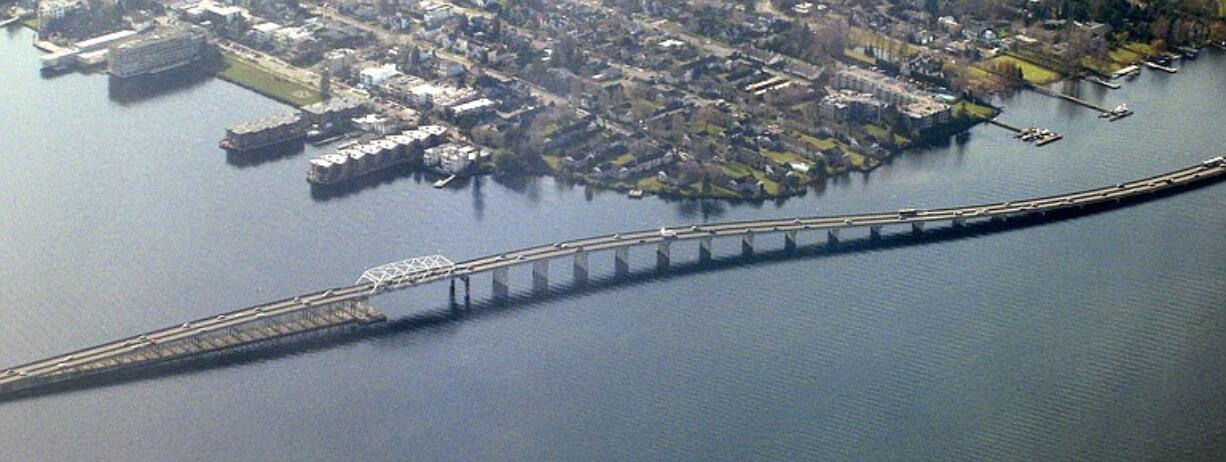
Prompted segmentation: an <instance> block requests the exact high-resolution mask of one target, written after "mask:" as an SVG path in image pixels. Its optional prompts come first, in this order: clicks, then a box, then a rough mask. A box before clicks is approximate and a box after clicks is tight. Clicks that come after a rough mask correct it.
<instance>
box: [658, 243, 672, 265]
mask: <svg viewBox="0 0 1226 462" xmlns="http://www.w3.org/2000/svg"><path fill="white" fill-rule="evenodd" d="M671 244H672V243H671V242H669V241H663V242H660V245H659V246H658V247H657V248H656V270H657V271H665V270H667V269H668V266H669V263H670V260H671V259H672V251H671V250H670V248H669V247H670V246H671Z"/></svg>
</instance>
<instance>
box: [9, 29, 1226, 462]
mask: <svg viewBox="0 0 1226 462" xmlns="http://www.w3.org/2000/svg"><path fill="white" fill-rule="evenodd" d="M31 36H32V35H31V33H30V32H28V31H26V30H24V29H9V30H6V31H0V101H2V102H3V104H2V105H0V165H2V166H3V169H2V170H0V363H3V364H5V365H12V364H18V363H22V362H25V361H28V360H32V359H37V358H41V357H45V356H50V355H53V354H57V353H62V352H65V351H69V350H73V349H77V348H79V347H83V346H87V345H90V344H94V343H97V342H102V341H107V340H112V339H116V338H121V337H123V336H126V335H132V334H135V333H138V332H141V331H145V330H148V329H152V328H157V327H163V326H167V325H175V324H178V323H181V322H183V321H184V320H188V319H193V318H197V317H203V316H208V315H211V314H215V313H218V312H222V311H228V310H232V309H236V308H240V307H244V306H249V305H253V304H256V303H260V302H264V301H270V300H274V299H277V298H281V297H286V296H290V295H293V294H297V293H302V292H307V291H311V290H316V289H319V288H322V287H333V286H338V285H344V284H348V283H350V282H352V281H353V280H354V279H356V278H357V276H358V275H359V274H360V273H361V272H362V271H363V270H364V269H366V268H368V267H372V266H375V265H378V264H381V263H385V262H388V261H393V260H399V259H402V258H407V257H412V256H418V255H427V254H434V253H441V254H444V255H447V256H449V257H451V258H452V259H453V260H457V261H458V260H462V259H467V258H471V257H477V256H481V255H487V254H490V253H496V252H500V251H503V250H506V249H511V248H515V247H519V246H524V245H532V244H539V243H546V242H553V241H558V240H562V239H568V238H577V237H583V236H588V235H594V234H602V233H609V232H616V231H623V230H634V229H642V228H652V227H658V226H662V225H672V224H688V223H694V222H706V221H725V220H739V219H752V218H766V217H779V216H796V215H812V214H815V213H821V214H836V213H845V212H864V211H880V210H895V209H898V208H902V207H921V208H922V207H939V206H953V205H963V204H970V203H979V202H989V201H1004V200H1011V199H1017V198H1025V197H1032V196H1040V195H1047V194H1056V193H1062V192H1067V191H1072V190H1078V189H1084V188H1089V187H1096V186H1101V185H1106V184H1114V183H1118V182H1120V181H1123V180H1128V179H1134V178H1141V177H1146V176H1150V175H1154V174H1158V173H1162V172H1165V171H1168V170H1173V169H1176V168H1179V167H1183V166H1186V165H1190V164H1193V163H1196V162H1199V161H1201V160H1203V159H1206V158H1208V157H1212V156H1214V155H1218V154H1221V153H1222V151H1223V147H1224V146H1226V130H1224V128H1226V124H1224V123H1223V118H1222V114H1223V111H1224V110H1226V91H1222V89H1223V86H1224V85H1226V72H1224V70H1226V54H1224V53H1221V52H1213V53H1206V54H1205V55H1203V56H1202V58H1201V59H1199V60H1197V61H1193V62H1183V63H1180V64H1179V66H1180V67H1181V71H1180V73H1179V74H1177V75H1167V74H1159V73H1154V72H1145V73H1143V74H1142V76H1141V77H1140V78H1138V79H1137V80H1135V81H1132V82H1127V83H1125V86H1124V88H1123V89H1121V90H1118V91H1106V90H1105V89H1101V88H1098V87H1091V86H1088V85H1087V86H1084V87H1082V88H1080V89H1079V90H1080V94H1081V95H1082V96H1083V97H1085V98H1087V99H1091V100H1095V101H1100V102H1102V103H1103V105H1106V106H1109V107H1110V106H1114V105H1115V104H1116V103H1118V102H1120V101H1127V102H1128V103H1129V105H1130V106H1132V107H1133V108H1134V109H1135V110H1136V111H1137V112H1138V114H1137V115H1135V116H1133V117H1131V118H1128V119H1124V120H1122V121H1119V122H1115V123H1107V122H1105V121H1102V120H1100V119H1099V118H1098V114H1096V113H1094V112H1092V111H1089V110H1087V109H1084V108H1081V107H1078V106H1073V105H1071V104H1068V103H1064V102H1060V101H1056V100H1054V99H1051V98H1048V97H1044V96H1040V95H1037V94H1034V93H1022V94H1019V95H1016V96H1013V97H1011V98H1007V99H1003V100H1001V101H1000V104H1002V105H1004V106H1006V112H1005V114H1004V116H1003V119H1004V120H1007V121H1009V122H1011V123H1014V124H1016V125H1032V124H1033V125H1040V126H1043V127H1048V128H1052V129H1054V130H1056V131H1059V132H1061V133H1063V134H1065V135H1066V138H1065V139H1064V140H1063V141H1060V142H1058V143H1055V144H1053V145H1050V146H1047V147H1044V148H1036V147H1034V146H1031V145H1027V144H1023V143H1020V142H1018V141H1016V140H1014V139H1013V138H1012V137H1011V136H1010V135H1009V134H1008V133H1006V132H1004V131H1003V130H1001V129H999V128H996V127H990V126H980V127H977V128H975V129H973V130H972V131H971V134H970V137H969V139H968V140H966V141H965V142H962V143H953V144H950V145H948V146H940V147H934V148H929V149H924V150H918V151H915V152H910V153H906V154H904V155H901V156H900V157H898V158H896V159H895V160H894V161H892V162H891V163H890V164H888V165H885V166H883V167H881V168H879V169H877V170H876V171H874V172H872V173H871V174H867V175H863V174H854V175H852V176H850V177H846V178H843V179H839V180H837V181H832V182H831V183H830V184H828V185H827V186H826V187H824V188H822V190H820V191H817V190H814V191H811V192H810V193H809V194H808V195H806V196H804V197H799V198H793V199H789V200H785V201H779V202H766V203H761V204H750V203H741V204H726V203H714V202H707V203H703V202H670V201H664V200H659V199H655V198H647V199H644V200H642V201H630V200H627V199H626V198H625V197H624V196H623V195H621V194H617V193H612V192H599V191H588V190H585V188H583V187H582V186H573V185H567V184H562V183H559V182H555V181H553V180H551V179H547V178H543V179H536V180H529V181H525V182H522V183H517V184H503V183H499V182H496V181H492V180H491V179H488V178H485V179H481V180H479V181H477V182H476V184H469V185H466V186H464V187H462V188H455V189H442V190H438V189H434V188H432V187H431V186H430V180H429V179H424V178H416V177H412V176H409V177H404V178H399V179H396V180H394V181H388V182H384V183H382V184H379V185H377V186H374V187H368V188H364V189H361V190H357V191H353V192H351V193H349V194H345V195H342V196H339V197H321V196H319V195H312V193H311V190H310V188H309V186H308V184H307V182H306V181H305V172H306V168H307V164H306V161H307V159H308V158H309V157H310V156H312V155H313V154H314V153H318V152H320V150H319V149H316V148H313V147H309V146H308V147H307V148H306V152H305V153H301V154H297V155H290V156H286V157H282V158H279V159H275V160H271V161H268V162H264V163H261V164H258V165H247V166H239V165H234V164H232V163H229V162H227V160H226V158H225V155H224V154H223V153H222V152H221V151H220V150H219V149H218V148H217V141H218V140H219V139H220V138H221V136H222V134H223V129H224V127H225V126H227V125H231V124H234V123H236V122H239V121H243V120H248V119H253V118H257V117H262V116H265V115H269V114H272V113H275V112H288V111H289V110H290V108H288V107H286V106H282V105H279V104H277V103H275V102H272V101H270V100H267V99H264V98H261V97H259V96H257V95H255V94H253V93H250V92H248V91H246V90H244V89H241V88H239V87H236V86H233V85H230V84H228V83H225V82H222V81H218V80H205V81H198V82H190V83H183V84H181V85H170V86H168V87H166V88H160V89H155V90H151V89H137V91H135V92H133V91H130V90H131V89H127V90H124V89H114V88H111V87H110V86H109V85H108V79H107V78H106V77H104V76H99V75H91V76H86V75H80V74H68V75H62V76H57V77H52V78H43V77H41V76H40V75H39V72H38V70H37V68H38V52H37V50H35V49H34V48H33V47H31V46H30V41H31ZM1224 199H1226V185H1223V184H1217V185H1214V186H1210V187H1206V188H1201V189H1197V190H1194V191H1191V192H1188V193H1185V194H1181V195H1177V196H1174V197H1169V198H1165V199H1161V200H1158V201H1152V202H1147V203H1143V204H1139V205H1136V206H1131V207H1127V208H1124V209H1120V210H1115V211H1110V212H1106V213H1100V214H1095V215H1091V216H1086V217H1082V218H1077V219H1073V220H1066V221H1059V222H1054V223H1050V224H1046V225H1043V226H1036V227H1027V228H1024V229H1013V230H1009V231H1003V232H994V233H986V234H979V235H968V236H962V237H960V238H956V239H936V240H931V241H910V242H907V241H904V242H902V243H900V244H899V245H890V246H876V247H867V248H866V247H863V246H855V245H851V246H848V249H847V250H844V251H836V252H831V253H820V254H818V255H813V256H807V257H802V258H773V259H766V260H764V261H758V262H755V263H754V264H750V265H716V266H714V267H712V268H706V269H703V270H699V271H691V272H688V274H685V275H683V276H680V277H663V278H652V277H644V278H636V279H635V280H633V281H631V282H629V283H624V284H611V285H604V284H597V285H596V287H595V288H593V289H592V290H586V291H562V292H561V293H558V294H555V295H551V296H547V297H537V298H522V299H517V300H516V301H515V302H513V303H511V304H508V305H501V306H494V305H490V304H488V303H486V302H485V301H484V298H485V297H487V296H488V294H489V281H488V280H487V279H486V278H482V280H480V281H476V282H477V284H475V285H474V294H476V295H478V296H479V298H478V300H476V301H475V303H476V305H477V307H476V308H474V309H473V312H472V313H471V314H470V315H468V316H467V317H463V318H460V319H456V320H451V321H446V320H441V321H440V320H437V319H436V320H433V321H430V322H424V321H419V320H421V319H423V318H422V316H423V314H425V313H431V312H435V311H437V310H441V309H445V308H446V300H447V298H446V293H447V290H446V287H445V286H442V285H437V286H429V287H426V288H424V289H417V290H412V291H408V292H403V293H399V294H393V295H387V296H381V297H379V298H376V299H373V300H372V302H373V304H375V305H376V306H377V307H379V308H380V309H382V310H384V311H385V312H386V313H388V314H389V316H391V317H392V318H393V320H398V321H396V322H395V325H397V326H398V327H396V328H394V329H389V330H386V331H383V332H382V333H380V334H379V335H369V336H363V337H359V338H352V339H349V340H345V341H342V342H338V344H336V345H333V346H330V347H328V348H313V349H308V350H306V351H303V352H300V353H294V354H279V355H269V356H268V357H264V358H262V359H258V360H254V361H241V362H238V363H236V364H228V365H225V366H222V367H215V368H206V369H203V370H195V371H191V372H188V373H181V374H170V375H165V376H162V377H157V378H152V379H149V380H140V381H134V382H130V383H123V384H117V385H112V386H106V387H98V388H91V389H87V390H82V391H75V392H70V393H62V394H56V395H49V396H43V397H38V398H34V399H29V400H23V401H17V402H9V403H3V404H0V459H2V460H62V461H72V460H80V461H99V460H170V459H183V460H286V461H302V460H651V459H657V460H763V459H777V460H797V459H838V460H962V459H965V460H990V459H1015V460H1048V459H1090V460H1121V459H1124V460H1133V459H1159V460H1171V459H1221V458H1222V457H1223V455H1224V454H1226V423H1224V422H1226V399H1224V398H1226V397H1224V396H1223V390H1226V284H1223V279H1224V277H1226V243H1224V242H1223V232H1224V231H1226V213H1224V212H1223V204H1224V203H1226V201H1224ZM843 237H844V239H848V238H853V237H855V236H847V235H844V236H843ZM802 239H803V240H805V242H808V243H813V242H817V241H818V240H819V239H821V237H819V236H817V235H807V236H805V235H802ZM779 240H780V241H782V239H779ZM758 242H759V246H762V247H765V248H778V247H782V242H772V240H771V239H765V238H763V239H759V240H758ZM737 245H738V244H737V243H736V242H735V241H733V240H728V241H727V242H717V246H716V247H717V253H718V254H719V255H733V254H734V253H735V252H736V247H737ZM691 252H692V254H691ZM696 255H697V249H696V248H692V247H691V246H689V245H682V246H675V248H674V249H673V260H674V264H679V263H683V262H685V261H688V259H690V258H695V257H696ZM632 259H633V260H634V267H635V268H636V269H647V268H649V267H650V266H651V265H653V264H654V257H653V256H652V255H651V251H650V250H648V249H638V251H637V252H633V254H632ZM612 260H613V256H612V255H611V254H595V255H593V256H592V260H591V266H592V270H593V276H594V277H601V276H607V275H608V274H609V273H611V272H612V267H613V264H612ZM559 263H561V262H559ZM554 274H555V275H559V276H560V277H557V278H556V279H557V281H555V283H556V285H558V286H564V285H565V284H566V283H567V282H568V281H569V279H570V278H569V267H568V265H562V264H555V265H554ZM511 276H512V282H513V284H514V288H515V290H516V292H518V293H525V292H527V291H528V289H529V287H530V285H531V284H530V272H529V270H528V269H526V268H525V269H520V270H516V271H512V273H511Z"/></svg>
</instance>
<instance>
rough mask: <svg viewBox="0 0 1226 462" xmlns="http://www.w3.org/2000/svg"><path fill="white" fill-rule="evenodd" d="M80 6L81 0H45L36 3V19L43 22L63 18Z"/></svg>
mask: <svg viewBox="0 0 1226 462" xmlns="http://www.w3.org/2000/svg"><path fill="white" fill-rule="evenodd" d="M81 8H82V5H81V0H46V1H43V2H40V3H39V4H38V19H39V20H40V21H41V22H43V23H44V24H45V23H47V22H50V21H55V20H58V19H63V18H65V17H67V16H68V15H69V14H72V13H75V12H77V11H78V10H80V9H81Z"/></svg>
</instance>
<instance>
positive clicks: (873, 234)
mask: <svg viewBox="0 0 1226 462" xmlns="http://www.w3.org/2000/svg"><path fill="white" fill-rule="evenodd" d="M868 237H869V238H870V239H873V240H877V239H881V225H875V226H869V227H868Z"/></svg>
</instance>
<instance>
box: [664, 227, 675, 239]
mask: <svg viewBox="0 0 1226 462" xmlns="http://www.w3.org/2000/svg"><path fill="white" fill-rule="evenodd" d="M660 236H661V237H663V238H664V239H665V240H673V239H676V238H677V232H676V231H673V230H671V229H668V228H660Z"/></svg>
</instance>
